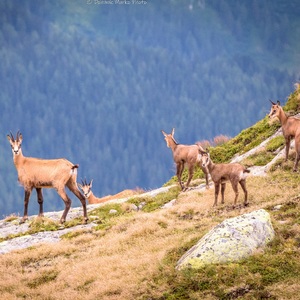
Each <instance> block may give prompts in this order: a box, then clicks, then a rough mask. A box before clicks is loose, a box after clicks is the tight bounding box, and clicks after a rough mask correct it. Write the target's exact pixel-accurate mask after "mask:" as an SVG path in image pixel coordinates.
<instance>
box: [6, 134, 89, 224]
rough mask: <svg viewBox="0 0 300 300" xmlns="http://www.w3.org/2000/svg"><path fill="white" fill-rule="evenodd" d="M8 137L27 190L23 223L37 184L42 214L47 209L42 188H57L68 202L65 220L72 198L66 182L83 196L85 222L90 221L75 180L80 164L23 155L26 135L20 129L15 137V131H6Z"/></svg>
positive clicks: (21, 178) (21, 180) (62, 220)
mask: <svg viewBox="0 0 300 300" xmlns="http://www.w3.org/2000/svg"><path fill="white" fill-rule="evenodd" d="M7 139H8V141H9V142H10V145H11V149H12V153H13V159H14V164H15V167H16V169H17V172H18V181H19V182H20V184H21V185H22V186H23V187H24V191H25V197H24V216H23V218H22V220H21V222H20V223H24V222H25V221H26V220H27V219H28V203H29V198H30V194H31V192H32V190H33V189H34V188H35V189H36V192H37V200H38V203H39V206H40V209H39V216H43V213H44V212H43V194H42V188H54V189H55V190H56V191H57V193H58V195H59V196H60V197H61V198H62V199H63V201H64V203H65V210H64V212H63V214H62V216H61V219H60V223H64V222H65V221H66V217H67V214H68V212H69V209H70V207H71V199H70V198H69V197H68V195H67V194H66V191H65V187H66V186H67V187H68V188H69V189H70V191H71V192H73V193H74V195H75V196H76V197H77V198H78V199H79V200H80V202H81V204H82V208H83V217H84V223H87V220H88V217H87V211H86V201H85V198H84V196H83V195H82V194H81V193H80V191H79V189H78V187H77V183H76V177H77V168H78V165H74V164H72V163H71V162H69V161H68V160H66V159H64V158H60V159H38V158H33V157H25V156H23V154H22V149H21V145H22V140H23V137H22V134H21V133H20V132H17V135H16V139H14V137H13V135H12V133H10V135H7Z"/></svg>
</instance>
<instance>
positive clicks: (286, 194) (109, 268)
mask: <svg viewBox="0 0 300 300" xmlns="http://www.w3.org/2000/svg"><path fill="white" fill-rule="evenodd" d="M297 103H299V90H297V91H295V93H293V94H292V95H291V96H290V97H289V100H288V102H287V104H286V106H285V108H286V109H287V110H292V111H295V109H297V107H298V104H297ZM276 128H278V125H272V126H269V125H268V120H267V119H264V120H262V121H260V122H258V123H257V124H255V125H254V126H252V127H251V128H249V129H247V130H244V131H242V132H241V133H240V134H239V135H238V136H237V137H235V138H234V139H232V140H231V141H230V142H228V143H227V144H225V145H223V146H220V147H216V148H212V149H211V155H212V157H214V158H215V159H217V157H218V158H219V161H228V160H229V159H230V158H231V157H232V156H233V155H235V154H236V153H242V152H244V151H246V150H247V149H251V148H252V147H254V146H255V145H257V144H259V143H260V142H261V141H262V140H264V139H265V138H266V137H268V136H270V135H271V134H272V133H273V132H274V131H275V130H276ZM281 145H282V140H281V141H280V140H279V141H278V140H276V141H273V142H272V143H270V145H269V146H268V147H267V149H266V151H265V153H266V155H264V154H261V153H260V155H261V157H260V161H263V162H264V161H268V160H269V159H270V158H269V156H268V155H267V154H268V153H269V154H270V153H271V155H273V153H272V151H273V150H274V148H277V147H280V146H281ZM256 159H257V157H254V158H252V160H251V159H250V161H249V159H248V163H250V164H255V162H256ZM263 162H261V164H263ZM291 167H292V162H291V161H289V162H288V163H283V164H279V165H277V167H276V168H274V170H273V171H272V172H271V173H270V174H268V176H266V177H251V176H250V177H249V178H248V180H247V184H248V190H249V194H250V196H249V200H250V206H249V207H247V208H244V207H242V206H241V207H238V208H237V209H232V200H233V192H232V191H231V189H230V188H229V187H228V189H227V190H226V194H225V204H224V205H220V206H218V207H217V208H212V203H213V194H214V191H213V189H210V190H208V191H205V192H199V191H197V190H194V191H193V190H192V191H189V192H186V193H179V189H178V187H175V188H172V189H171V190H170V192H168V193H166V194H163V195H158V196H156V198H155V199H149V198H145V199H141V200H138V199H132V201H131V202H134V203H135V204H138V202H140V201H145V202H146V206H145V208H144V210H143V211H142V212H138V213H136V212H132V211H131V208H130V205H129V203H125V204H121V205H116V204H114V205H112V204H110V205H106V206H104V207H103V208H100V209H97V210H95V211H94V213H93V214H91V215H92V216H91V219H93V218H94V219H95V220H96V222H98V226H97V229H96V230H91V231H80V232H74V233H72V234H69V235H67V236H65V238H64V240H63V241H62V242H60V243H58V244H53V245H51V244H48V245H41V246H37V247H32V248H29V249H26V250H21V251H16V252H13V253H9V254H5V255H2V256H1V257H0V263H1V266H2V268H1V269H0V277H1V282H0V292H1V294H2V297H3V298H4V299H16V298H17V299H18V298H24V299H73V300H74V299H236V298H240V299H264V298H268V299H288V298H289V299H297V297H298V291H299V288H300V284H299V279H300V259H299V258H300V239H299V236H300V235H299V233H300V206H299V201H300V193H299V181H300V174H298V173H292V172H291ZM197 176H198V177H200V178H201V173H200V172H199V173H198V174H197ZM170 182H172V180H171V181H170ZM174 198H176V199H177V202H176V205H175V206H173V207H172V208H170V209H167V210H165V209H157V208H158V207H160V206H161V204H163V203H165V202H168V201H169V200H171V199H174ZM240 201H241V199H240ZM279 204H281V205H282V206H281V207H280V208H279V209H278V210H274V207H275V206H276V205H279ZM111 208H115V209H116V210H117V211H118V213H117V214H116V215H109V214H108V211H109V209H111ZM259 208H264V209H266V210H268V211H269V213H270V214H271V217H272V221H273V225H274V228H275V231H276V238H275V239H274V240H273V241H272V242H271V243H270V244H269V245H268V246H267V247H266V249H264V250H260V251H257V253H256V254H255V255H254V256H252V257H250V258H248V259H245V260H244V261H242V262H239V263H231V264H225V265H211V266H207V267H203V268H201V269H200V270H184V271H180V272H179V271H176V270H175V264H176V262H177V261H178V259H179V258H180V257H181V255H183V254H184V253H185V251H186V250H188V249H189V248H190V247H191V246H192V245H193V244H195V243H196V242H197V241H198V240H199V239H200V238H201V237H202V236H203V235H204V234H205V233H207V231H209V230H210V229H211V228H212V227H213V226H215V225H216V224H218V223H219V222H221V221H223V220H224V219H226V218H230V217H234V216H237V215H240V214H243V213H246V212H250V211H253V210H256V209H259ZM97 218H99V219H97ZM45 223H46V222H45ZM36 225H37V224H36V223H35V230H37V229H36V228H37V227H36ZM69 225H70V223H69ZM298 299H299V298H298Z"/></svg>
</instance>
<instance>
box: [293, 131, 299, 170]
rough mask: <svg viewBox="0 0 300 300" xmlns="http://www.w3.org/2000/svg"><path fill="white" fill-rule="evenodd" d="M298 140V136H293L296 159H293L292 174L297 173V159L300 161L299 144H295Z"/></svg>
mask: <svg viewBox="0 0 300 300" xmlns="http://www.w3.org/2000/svg"><path fill="white" fill-rule="evenodd" d="M299 139H300V136H299V135H297V136H295V150H296V158H295V163H294V168H293V171H294V172H297V170H298V163H299V159H300V144H299V142H297V141H298V140H299Z"/></svg>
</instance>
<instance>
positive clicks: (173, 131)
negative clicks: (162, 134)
mask: <svg viewBox="0 0 300 300" xmlns="http://www.w3.org/2000/svg"><path fill="white" fill-rule="evenodd" d="M174 133H175V128H173V129H172V132H171V135H172V136H174Z"/></svg>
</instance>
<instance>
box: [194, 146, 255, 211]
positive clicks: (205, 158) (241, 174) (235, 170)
mask: <svg viewBox="0 0 300 300" xmlns="http://www.w3.org/2000/svg"><path fill="white" fill-rule="evenodd" d="M199 153H200V154H201V155H202V157H201V160H202V166H203V167H204V168H207V169H208V171H209V173H210V176H211V179H212V181H213V182H214V184H215V202H214V205H213V206H217V203H218V195H219V191H220V185H221V195H222V202H221V203H222V204H224V192H225V188H226V181H230V182H231V185H232V188H233V190H234V193H235V198H234V206H235V205H236V202H237V198H238V195H239V191H238V184H240V185H241V187H242V189H243V191H244V195H245V200H244V205H245V206H247V205H248V192H247V188H246V173H249V172H250V171H249V170H247V169H246V168H245V167H244V166H242V165H241V164H239V163H229V164H214V163H213V162H212V160H211V158H210V155H209V153H208V152H206V151H203V150H202V149H201V148H199Z"/></svg>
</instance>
